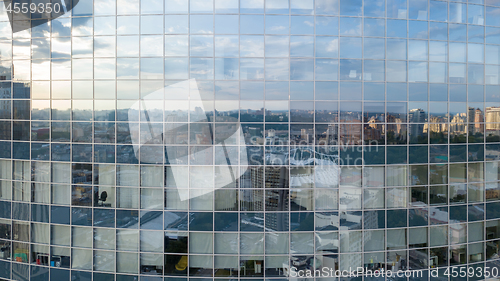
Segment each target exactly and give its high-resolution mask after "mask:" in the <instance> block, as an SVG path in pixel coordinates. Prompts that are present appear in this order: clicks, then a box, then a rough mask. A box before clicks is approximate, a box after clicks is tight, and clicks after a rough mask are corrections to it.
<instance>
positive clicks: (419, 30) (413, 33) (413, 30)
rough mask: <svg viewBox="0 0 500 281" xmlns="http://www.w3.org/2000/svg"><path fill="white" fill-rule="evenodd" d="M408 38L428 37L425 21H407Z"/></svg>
mask: <svg viewBox="0 0 500 281" xmlns="http://www.w3.org/2000/svg"><path fill="white" fill-rule="evenodd" d="M408 37H409V38H414V39H427V38H428V37H429V34H428V28H427V22H426V21H415V20H411V21H409V34H408Z"/></svg>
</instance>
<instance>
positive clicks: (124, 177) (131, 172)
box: [116, 165, 139, 186]
mask: <svg viewBox="0 0 500 281" xmlns="http://www.w3.org/2000/svg"><path fill="white" fill-rule="evenodd" d="M116 180H117V183H116V184H117V185H119V186H139V167H138V166H136V165H120V166H118V167H117V172H116Z"/></svg>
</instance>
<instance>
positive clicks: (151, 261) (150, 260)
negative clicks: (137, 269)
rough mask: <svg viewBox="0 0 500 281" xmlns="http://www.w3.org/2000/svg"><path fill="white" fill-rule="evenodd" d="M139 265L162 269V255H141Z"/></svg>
mask: <svg viewBox="0 0 500 281" xmlns="http://www.w3.org/2000/svg"><path fill="white" fill-rule="evenodd" d="M141 265H143V266H144V265H148V266H161V267H163V255H157V254H141Z"/></svg>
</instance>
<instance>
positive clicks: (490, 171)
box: [485, 162, 498, 181]
mask: <svg viewBox="0 0 500 281" xmlns="http://www.w3.org/2000/svg"><path fill="white" fill-rule="evenodd" d="M485 165H486V167H485V170H486V173H485V178H486V181H497V180H498V162H487V163H486V164H485Z"/></svg>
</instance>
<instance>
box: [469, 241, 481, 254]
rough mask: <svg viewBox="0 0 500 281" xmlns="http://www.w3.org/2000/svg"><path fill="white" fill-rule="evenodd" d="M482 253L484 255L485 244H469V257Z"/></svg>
mask: <svg viewBox="0 0 500 281" xmlns="http://www.w3.org/2000/svg"><path fill="white" fill-rule="evenodd" d="M482 253H484V244H483V243H476V244H469V256H471V255H477V254H482Z"/></svg>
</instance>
